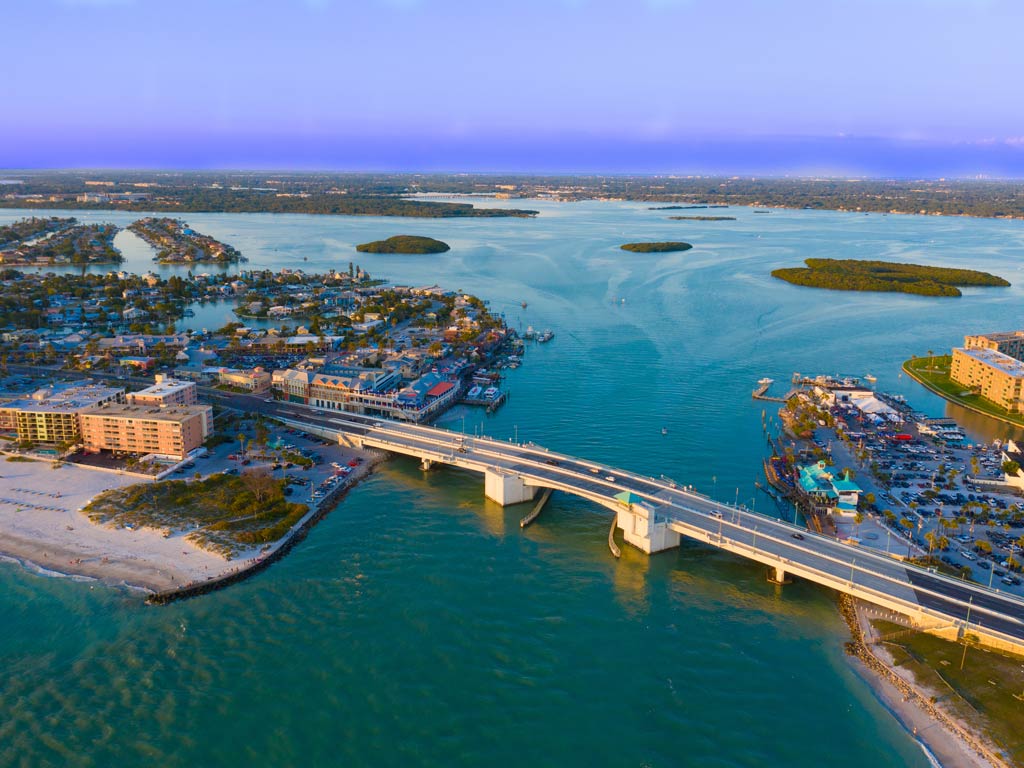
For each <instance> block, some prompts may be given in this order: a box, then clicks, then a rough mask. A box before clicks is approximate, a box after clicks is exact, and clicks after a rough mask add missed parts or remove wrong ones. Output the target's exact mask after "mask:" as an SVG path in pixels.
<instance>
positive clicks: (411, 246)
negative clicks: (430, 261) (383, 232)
mask: <svg viewBox="0 0 1024 768" xmlns="http://www.w3.org/2000/svg"><path fill="white" fill-rule="evenodd" d="M356 250H357V251H359V252H360V253H444V252H445V251H450V250H451V246H449V245H448V243H444V242H441V241H440V240H435V239H434V238H432V237H422V236H420V235H395V236H394V237H389V238H388V239H387V240H374V241H373V242H372V243H362V244H361V245H357V246H356Z"/></svg>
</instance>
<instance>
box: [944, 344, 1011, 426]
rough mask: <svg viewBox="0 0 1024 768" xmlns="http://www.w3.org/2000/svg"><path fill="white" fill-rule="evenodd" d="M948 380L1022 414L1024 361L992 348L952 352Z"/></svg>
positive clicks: (958, 349)
mask: <svg viewBox="0 0 1024 768" xmlns="http://www.w3.org/2000/svg"><path fill="white" fill-rule="evenodd" d="M949 377H950V379H952V380H953V381H954V382H955V383H956V384H959V385H960V386H962V387H965V388H968V389H971V390H974V391H975V392H977V393H978V394H979V395H981V396H982V397H983V398H985V399H986V400H989V401H990V402H992V403H995V404H996V405H998V406H999V407H1000V408H1005V409H1006V410H1007V411H1010V412H1011V413H1020V412H1022V411H1024V396H1022V385H1024V362H1021V361H1020V360H1018V359H1016V358H1014V357H1011V356H1010V355H1007V354H1004V353H1003V352H999V351H997V350H995V349H992V348H977V347H976V348H973V349H966V348H964V349H961V348H956V349H954V350H953V364H952V365H951V366H950V370H949Z"/></svg>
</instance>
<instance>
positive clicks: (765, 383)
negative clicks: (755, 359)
mask: <svg viewBox="0 0 1024 768" xmlns="http://www.w3.org/2000/svg"><path fill="white" fill-rule="evenodd" d="M757 383H758V384H760V385H761V386H762V387H768V386H771V385H772V384H774V383H775V379H769V378H767V377H765V378H763V379H758V380H757Z"/></svg>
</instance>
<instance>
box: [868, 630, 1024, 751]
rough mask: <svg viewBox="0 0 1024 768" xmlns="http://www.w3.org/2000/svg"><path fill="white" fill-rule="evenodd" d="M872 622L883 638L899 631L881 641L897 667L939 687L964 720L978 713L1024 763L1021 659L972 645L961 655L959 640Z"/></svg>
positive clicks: (1023, 670)
mask: <svg viewBox="0 0 1024 768" xmlns="http://www.w3.org/2000/svg"><path fill="white" fill-rule="evenodd" d="M871 623H872V625H873V626H874V627H875V628H876V629H877V630H878V631H879V633H880V634H882V635H883V636H884V635H886V634H888V633H900V634H899V635H897V636H896V637H894V638H893V639H892V640H889V641H886V642H885V643H883V645H884V646H885V647H886V649H888V650H889V651H890V652H891V653H892V655H893V658H894V660H895V662H896V665H897V666H899V667H903V668H904V669H909V670H910V671H912V672H913V673H914V675H915V677H916V679H917V681H918V683H920V684H921V685H924V686H927V687H929V688H932V689H934V690H935V691H937V692H938V695H937V697H936V698H937V699H938V700H939V701H942V702H943V703H947V704H949V705H951V706H952V707H953V709H955V710H956V711H957V712H958V713H960V715H961V716H962V717H964V718H965V719H967V720H968V721H970V720H971V719H972V718H973V720H977V715H980V716H981V717H982V718H983V719H984V720H985V721H986V727H985V731H986V732H987V733H988V734H989V735H990V736H991V737H992V739H993V740H994V741H995V742H996V743H998V744H999V745H1000V746H1002V747H1003V748H1005V749H1006V750H1007V752H1008V753H1009V755H1010V757H1011V759H1012V760H1013V762H1014V763H1015V764H1017V765H1024V700H1022V699H1021V698H1018V697H1019V696H1021V694H1022V692H1024V658H1020V657H1017V656H1009V655H1005V654H1002V653H1000V652H999V651H994V650H991V649H988V648H981V647H978V646H974V645H971V646H968V648H967V656H966V658H965V657H964V645H963V644H962V643H954V642H950V641H949V640H943V639H942V638H941V637H935V636H934V635H929V634H925V633H924V632H914V633H911V634H905V633H904V632H903V631H904V630H906V627H904V626H902V625H900V624H893V623H891V622H888V621H881V620H877V621H873V622H871ZM961 660H963V661H964V668H963V670H961V669H960V662H961ZM943 692H945V693H943ZM953 692H955V693H956V694H957V695H953Z"/></svg>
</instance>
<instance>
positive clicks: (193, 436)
mask: <svg viewBox="0 0 1024 768" xmlns="http://www.w3.org/2000/svg"><path fill="white" fill-rule="evenodd" d="M79 418H80V421H81V429H82V442H83V443H84V444H85V447H86V449H87V450H92V451H101V450H103V451H121V452H124V453H135V454H156V455H158V456H164V457H169V458H174V459H183V458H185V456H187V455H188V453H189V452H190V451H192V450H195V449H196V448H199V447H200V446H201V445H202V444H203V441H204V440H205V439H206V438H207V437H208V436H209V434H210V427H211V425H212V423H213V409H212V408H211V407H210V406H208V405H172V406H164V407H159V406H145V405H130V404H120V403H110V404H107V405H104V406H101V407H99V408H94V409H91V410H88V411H85V412H83V413H81V414H80V416H79Z"/></svg>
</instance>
